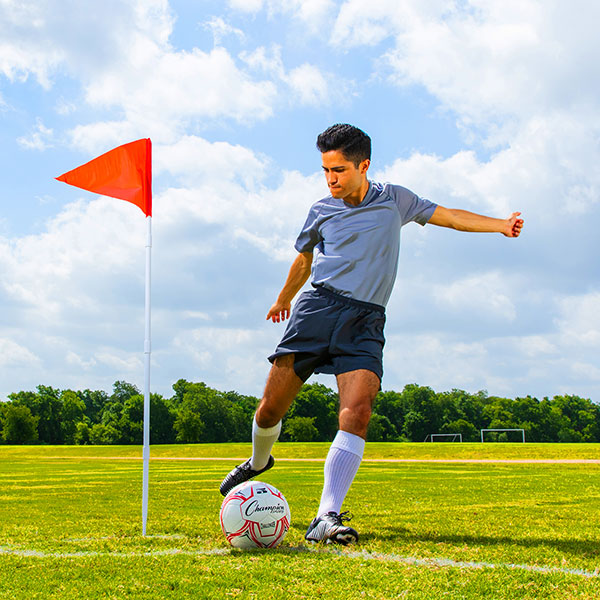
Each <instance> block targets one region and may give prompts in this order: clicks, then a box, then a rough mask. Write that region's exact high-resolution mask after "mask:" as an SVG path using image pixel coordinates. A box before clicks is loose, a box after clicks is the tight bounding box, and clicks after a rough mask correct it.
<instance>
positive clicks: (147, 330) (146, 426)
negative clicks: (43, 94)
mask: <svg viewBox="0 0 600 600" xmlns="http://www.w3.org/2000/svg"><path fill="white" fill-rule="evenodd" d="M146 223H147V224H148V232H147V237H146V303H145V311H144V312H145V320H146V326H145V331H144V452H143V458H144V476H143V482H142V486H143V489H142V535H144V536H145V535H146V521H147V520H148V474H149V467H150V355H151V352H152V349H151V342H150V266H151V252H152V217H150V216H148V217H146Z"/></svg>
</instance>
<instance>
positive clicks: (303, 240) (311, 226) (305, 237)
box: [294, 205, 323, 252]
mask: <svg viewBox="0 0 600 600" xmlns="http://www.w3.org/2000/svg"><path fill="white" fill-rule="evenodd" d="M322 240H323V238H322V236H321V234H320V233H319V211H318V208H317V207H316V206H315V205H313V206H312V207H311V209H310V211H309V212H308V217H306V222H305V223H304V226H303V227H302V231H300V234H299V235H298V238H297V239H296V243H295V244H294V248H296V250H297V251H298V252H312V251H313V248H314V247H315V246H316V245H317V244H318V243H320V242H321V241H322Z"/></svg>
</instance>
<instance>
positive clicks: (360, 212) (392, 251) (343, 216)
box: [295, 181, 437, 306]
mask: <svg viewBox="0 0 600 600" xmlns="http://www.w3.org/2000/svg"><path fill="white" fill-rule="evenodd" d="M436 207H437V204H434V203H433V202H430V201H429V200H424V199H422V198H419V197H418V196H417V195H415V194H413V193H412V192H411V191H410V190H407V189H406V188H403V187H401V186H399V185H392V184H390V183H385V184H381V183H374V182H372V181H370V182H369V190H368V192H367V195H366V196H365V197H364V199H363V201H362V202H361V203H360V204H359V205H358V206H352V205H350V204H347V203H346V202H344V201H343V200H342V199H339V198H333V197H332V196H328V197H327V198H323V199H322V200H319V201H318V202H315V204H313V205H312V207H311V209H310V211H309V213H308V217H307V219H306V223H305V224H304V227H303V228H302V231H301V232H300V235H299V236H298V239H297V240H296V244H295V248H296V250H297V251H298V252H314V258H313V263H312V280H311V281H312V284H313V285H322V286H324V287H326V288H329V289H331V290H333V291H334V292H337V293H339V294H342V295H344V296H350V297H351V298H354V299H356V300H362V301H363V302H371V303H373V304H379V305H380V306H385V305H386V304H387V301H388V300H389V297H390V295H391V293H392V289H393V287H394V281H395V279H396V271H397V270H398V255H399V252H400V228H401V227H402V226H403V225H405V224H406V223H410V222H411V221H415V222H416V223H419V224H420V225H425V224H426V223H427V221H429V219H430V218H431V215H432V214H433V211H434V210H435V209H436Z"/></svg>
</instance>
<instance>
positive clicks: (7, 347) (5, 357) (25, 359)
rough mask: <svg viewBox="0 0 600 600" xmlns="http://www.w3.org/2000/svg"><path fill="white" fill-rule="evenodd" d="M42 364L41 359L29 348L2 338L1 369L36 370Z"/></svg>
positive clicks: (0, 345) (0, 343)
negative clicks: (20, 368)
mask: <svg viewBox="0 0 600 600" xmlns="http://www.w3.org/2000/svg"><path fill="white" fill-rule="evenodd" d="M40 362H41V361H40V358H39V357H38V356H36V355H35V354H34V353H33V352H31V350H29V349H28V348H25V347H24V346H21V345H20V344H18V343H16V342H15V341H13V340H11V339H8V338H0V368H3V369H8V368H14V367H29V368H36V367H38V366H39V364H40Z"/></svg>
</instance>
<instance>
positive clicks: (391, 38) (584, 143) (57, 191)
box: [0, 0, 600, 401]
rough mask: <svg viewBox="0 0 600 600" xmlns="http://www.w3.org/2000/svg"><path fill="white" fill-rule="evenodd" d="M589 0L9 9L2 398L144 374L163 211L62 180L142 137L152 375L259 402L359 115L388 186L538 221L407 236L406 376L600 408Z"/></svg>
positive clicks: (392, 341)
mask: <svg viewBox="0 0 600 600" xmlns="http://www.w3.org/2000/svg"><path fill="white" fill-rule="evenodd" d="M575 5H576V7H575V6H574V5H573V4H569V5H566V4H565V3H562V2H559V1H548V2H543V3H542V2H536V1H533V0H524V1H521V2H518V3H517V2H505V3H502V5H501V6H500V4H499V3H497V2H491V1H489V2H486V1H470V2H469V1H467V2H465V1H460V2H458V1H457V2H448V1H444V2H441V1H440V2H435V1H434V2H427V3H423V2H418V1H416V0H414V1H408V0H405V1H399V0H393V1H392V0H372V1H371V2H370V3H368V7H365V5H364V3H362V2H358V1H357V0H338V1H335V0H304V1H302V0H288V1H287V2H283V1H280V0H244V1H242V0H229V1H223V2H208V1H196V2H183V1H181V2H166V1H163V0H146V1H143V2H142V1H140V2H131V1H127V2H125V1H120V0H110V1H109V2H103V3H94V2H90V3H81V2H77V1H75V0H63V1H60V2H59V1H58V0H55V1H53V0H49V1H47V2H44V3H40V2H27V1H23V0H20V1H18V2H16V1H13V0H0V26H1V30H2V31H3V35H2V39H1V40H0V119H1V121H2V122H1V127H0V140H1V143H0V173H1V175H2V178H1V183H0V198H1V200H2V213H1V214H0V272H2V278H1V280H0V306H1V307H2V312H1V315H2V316H1V317H0V398H4V397H6V395H7V394H8V393H10V392H13V391H18V390H22V389H33V388H35V386H36V385H38V384H44V385H52V386H55V387H58V388H61V389H64V388H74V389H83V388H86V387H88V388H92V389H106V390H110V388H111V386H112V383H113V382H114V381H115V380H117V379H125V380H127V381H130V382H132V383H136V384H137V385H138V386H140V387H142V384H143V353H142V352H143V294H144V289H143V278H144V235H145V224H144V220H143V215H142V214H141V212H140V211H139V210H138V209H136V208H135V207H134V206H132V205H129V204H127V203H124V202H119V201H117V200H114V199H109V198H103V197H99V196H96V195H94V194H89V193H85V192H83V191H79V190H77V189H75V188H71V187H69V186H66V185H64V184H61V183H59V182H57V181H55V180H54V179H53V178H54V177H56V176H57V175H59V174H61V173H63V172H64V171H67V170H69V169H71V168H74V167H75V166H77V165H79V164H81V163H83V162H86V161H88V160H90V159H91V158H92V157H94V156H97V155H98V154H100V153H102V152H105V151H107V150H109V149H110V148H113V147H115V146H117V145H120V144H122V143H126V142H129V141H132V140H134V139H138V138H141V137H150V138H152V141H153V149H154V219H153V232H154V247H153V365H152V389H153V391H156V392H159V393H162V394H164V395H170V394H171V385H172V384H173V383H174V382H175V381H176V380H177V379H179V378H186V379H188V380H193V381H205V382H206V383H207V384H208V385H211V386H214V387H217V388H219V389H223V390H229V389H235V390H237V391H239V392H242V393H248V394H255V395H260V393H261V390H262V386H263V382H264V380H265V377H266V374H267V371H268V366H269V365H268V363H267V361H266V359H265V357H266V355H268V354H269V353H270V352H271V351H272V349H273V347H274V346H275V345H276V343H277V341H278V339H279V337H280V335H281V333H282V329H281V326H280V325H279V326H277V325H274V324H272V323H267V322H266V321H265V315H266V312H267V310H268V308H269V306H270V305H271V304H272V302H273V301H274V299H275V297H276V296H277V293H278V292H279V289H280V288H281V285H282V284H283V281H284V280H285V276H286V274H287V270H288V268H289V264H290V262H291V261H292V260H293V258H294V250H293V242H294V239H295V236H296V234H297V232H298V230H299V228H300V227H301V225H302V223H303V221H304V217H305V215H306V212H307V210H308V208H309V207H310V205H311V204H312V203H313V202H314V201H315V200H317V199H318V198H320V197H322V196H323V195H325V194H326V186H325V182H324V178H323V176H322V174H321V173H320V160H319V159H320V157H319V155H318V153H317V151H316V150H315V147H314V141H315V137H316V135H317V134H318V133H319V132H320V131H322V130H323V129H325V128H326V127H327V126H329V125H330V124H332V123H334V122H350V123H353V124H356V125H358V126H359V127H361V128H363V129H364V130H365V131H367V132H368V133H369V134H370V135H371V137H372V139H373V146H374V152H373V164H372V166H371V170H370V174H371V178H372V179H374V180H381V181H392V182H394V183H398V184H401V185H404V186H406V187H408V188H410V189H412V190H413V191H414V192H415V193H417V194H419V195H421V196H423V197H426V198H429V199H431V200H433V201H435V202H438V203H440V204H442V205H444V206H448V207H457V208H465V209H468V210H473V211H476V212H480V213H484V214H489V215H492V216H497V217H505V216H507V215H508V214H509V213H510V212H512V211H513V210H520V211H522V213H523V217H524V218H525V229H524V232H523V234H522V236H521V238H519V239H518V240H508V239H506V238H504V237H502V236H500V235H483V234H462V233H457V232H453V231H446V230H443V229H439V228H436V227H433V226H427V227H424V228H420V227H418V226H416V225H414V224H413V225H408V226H407V227H406V228H405V229H403V232H402V249H401V258H400V270H399V276H398V280H397V283H396V288H395V291H394V293H393V295H392V298H391V300H390V304H389V306H388V325H387V331H386V337H387V345H386V353H385V376H384V382H383V387H384V389H401V388H402V387H403V386H404V385H405V384H406V383H419V384H421V385H429V386H431V387H433V388H434V389H436V390H438V391H442V390H449V389H452V388H461V389H466V390H468V391H472V392H476V391H478V390H481V389H486V390H487V391H488V392H489V393H490V394H495V395H505V396H508V397H516V396H519V395H520V396H523V395H527V394H531V395H535V396H537V397H539V398H541V397H543V396H546V395H550V396H552V395H555V394H563V393H571V394H579V395H582V396H586V397H590V398H592V399H594V400H595V401H598V400H599V399H600V310H599V309H600V270H599V268H598V249H599V244H598V235H597V223H598V217H599V216H600V214H599V213H600V202H599V195H598V191H599V185H600V167H599V165H600V148H599V142H598V141H599V140H600V116H599V115H600V111H599V110H598V109H599V108H600V107H599V106H598V104H599V101H598V98H599V97H600V94H599V92H600V89H599V87H600V84H599V83H598V82H599V81H600V77H599V75H600V73H599V71H600V67H599V66H598V61H597V56H598V52H599V50H600V48H599V46H600V42H598V39H597V32H596V30H595V25H594V24H595V23H597V22H598V18H599V17H600V8H598V7H596V6H594V5H593V4H592V3H589V2H576V3H575ZM67 24H68V25H67ZM314 380H315V381H322V382H324V383H325V384H327V385H329V386H331V387H334V386H335V381H334V379H333V378H331V377H320V378H315V379H314Z"/></svg>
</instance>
